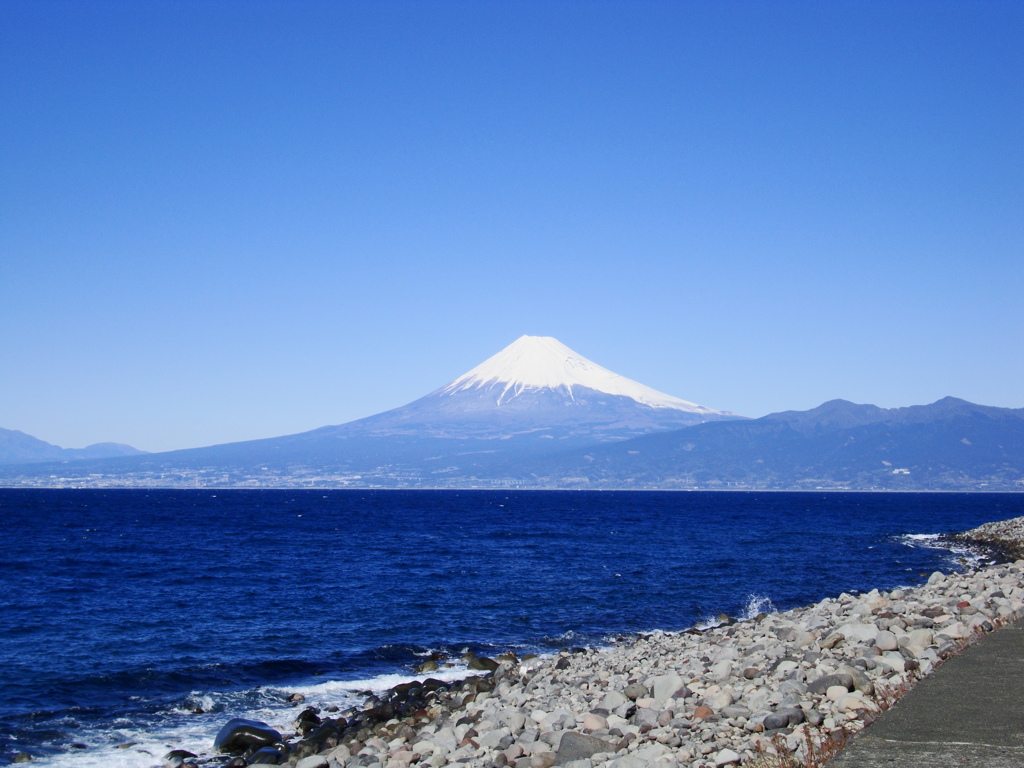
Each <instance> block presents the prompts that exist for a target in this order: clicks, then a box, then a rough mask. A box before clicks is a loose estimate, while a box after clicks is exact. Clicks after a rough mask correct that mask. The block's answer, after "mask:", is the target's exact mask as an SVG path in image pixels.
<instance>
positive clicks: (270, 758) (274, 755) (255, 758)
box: [246, 747, 284, 765]
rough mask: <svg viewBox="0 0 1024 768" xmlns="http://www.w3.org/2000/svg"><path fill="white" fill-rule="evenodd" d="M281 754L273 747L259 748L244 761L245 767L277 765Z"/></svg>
mask: <svg viewBox="0 0 1024 768" xmlns="http://www.w3.org/2000/svg"><path fill="white" fill-rule="evenodd" d="M282 757H284V755H283V754H281V752H280V751H279V750H277V749H274V748H273V747H260V748H259V749H257V750H256V751H255V752H253V753H252V754H251V755H249V759H248V760H247V761H246V763H247V765H278V764H279V763H280V762H281V758H282Z"/></svg>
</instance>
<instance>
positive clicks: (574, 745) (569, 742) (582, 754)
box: [555, 731, 616, 765]
mask: <svg viewBox="0 0 1024 768" xmlns="http://www.w3.org/2000/svg"><path fill="white" fill-rule="evenodd" d="M615 749H616V747H615V745H614V744H611V743H609V742H607V741H604V740H602V739H599V738H597V737H595V736H588V735H587V734H585V733H576V731H565V732H564V733H562V740H561V741H560V742H559V744H558V751H557V752H556V753H555V765H565V764H567V763H570V762H572V761H574V760H584V759H586V758H589V757H590V756H591V755H596V754H597V753H598V752H615Z"/></svg>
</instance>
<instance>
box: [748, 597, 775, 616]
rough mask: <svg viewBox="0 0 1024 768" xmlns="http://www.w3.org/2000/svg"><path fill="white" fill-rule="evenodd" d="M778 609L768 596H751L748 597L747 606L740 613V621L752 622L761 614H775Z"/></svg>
mask: <svg viewBox="0 0 1024 768" xmlns="http://www.w3.org/2000/svg"><path fill="white" fill-rule="evenodd" d="M775 612H776V608H775V605H774V604H773V603H772V599H771V598H770V597H768V595H756V594H750V595H748V596H747V604H746V606H745V607H744V608H743V610H742V611H740V616H739V618H740V621H750V619H752V618H754V617H755V616H757V615H758V614H759V613H775Z"/></svg>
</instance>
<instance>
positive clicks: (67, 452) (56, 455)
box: [0, 429, 142, 464]
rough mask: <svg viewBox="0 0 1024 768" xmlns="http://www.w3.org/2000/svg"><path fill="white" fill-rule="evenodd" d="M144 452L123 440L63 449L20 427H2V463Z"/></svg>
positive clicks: (69, 459)
mask: <svg viewBox="0 0 1024 768" xmlns="http://www.w3.org/2000/svg"><path fill="white" fill-rule="evenodd" d="M141 453H142V451H138V450H136V449H135V448H132V447H131V446H130V445H122V444H120V443H96V444H94V445H89V446H86V447H85V448H61V447H60V446H58V445H53V444H52V443H48V442H46V441H45V440H40V439H39V438H37V437H32V436H31V435H26V434H25V433H24V432H20V431H19V430H16V429H0V464H27V463H31V462H37V461H38V462H42V461H73V460H76V459H102V458H107V457H110V456H133V455H139V454H141Z"/></svg>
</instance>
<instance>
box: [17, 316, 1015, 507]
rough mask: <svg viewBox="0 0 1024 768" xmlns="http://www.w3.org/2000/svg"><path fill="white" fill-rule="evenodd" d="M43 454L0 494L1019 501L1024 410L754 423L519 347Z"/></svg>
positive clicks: (830, 407) (822, 409)
mask: <svg viewBox="0 0 1024 768" xmlns="http://www.w3.org/2000/svg"><path fill="white" fill-rule="evenodd" d="M19 434H20V433H19ZM24 437H26V438H27V436H24ZM38 442H39V443H40V444H41V445H42V446H44V447H45V446H48V444H45V443H42V441H38ZM96 447H97V446H93V447H92V448H96ZM46 450H49V451H51V453H49V454H47V453H46V452H45V451H44V450H43V449H39V451H37V453H36V454H35V455H33V458H31V459H27V460H26V461H33V462H36V463H34V464H20V465H13V464H10V463H8V464H6V465H4V466H0V482H2V483H3V484H5V485H72V486H80V485H99V486H105V485H127V486H140V485H141V486H195V487H358V488H362V487H371V488H376V487H380V488H596V489H615V488H627V489H630V488H662V489H727V488H733V489H780V490H781V489H807V490H817V489H824V490H830V489H857V490H872V489H878V490H898V489H905V490H1004V491H1005V490H1011V491H1012V490H1024V409H1012V408H997V407H991V406H983V405H976V404H974V403H969V402H967V401H965V400H959V399H957V398H952V397H947V398H943V399H942V400H939V401H937V402H935V403H932V404H930V405H915V406H909V407H906V408H891V409H886V408H879V407H877V406H874V405H864V404H856V403H851V402H848V401H846V400H830V401H828V402H826V403H823V404H822V405H820V406H818V407H817V408H812V409H810V410H808V411H784V412H780V413H773V414H769V415H767V416H764V417H762V418H759V419H744V418H742V417H739V416H736V415H735V414H732V413H729V412H727V411H719V410H714V409H712V408H709V407H706V406H701V405H697V404H695V403H692V402H689V401H686V400H682V399H681V398H677V397H673V396H671V395H667V394H664V393H662V392H658V391H656V390H653V389H651V388H650V387H646V386H644V385H643V384H640V383H639V382H636V381H633V380H631V379H627V378H625V377H623V376H619V375H618V374H615V373H613V372H611V371H609V370H607V369H605V368H602V367H601V366H598V365H597V364H596V363H593V362H591V361H589V360H587V359H586V358H584V357H582V356H580V355H578V354H577V353H575V352H573V351H572V350H571V349H569V348H568V347H566V346H565V345H563V344H561V343H560V342H558V341H557V340H556V339H552V338H550V337H537V336H523V337H521V338H520V339H517V340H516V341H515V342H513V343H512V344H510V345H509V346H508V347H506V348H505V349H503V350H502V351H501V352H499V353H498V354H496V355H494V356H492V357H490V358H488V359H487V360H485V361H484V362H483V363H481V364H480V365H478V366H476V367H475V368H473V369H472V370H470V371H469V372H467V373H465V374H463V375H462V376H460V377H458V378H456V379H454V380H452V381H451V382H450V383H448V384H446V385H444V386H443V387H441V388H439V389H436V390H434V391H433V392H431V393H430V394H428V395H425V396H424V397H421V398H419V399H418V400H415V401H413V402H411V403H409V404H407V405H404V406H401V407H399V408H395V409H392V410H390V411H385V412H383V413H379V414H376V415H374V416H369V417H367V418H364V419H359V420H356V421H352V422H349V423H347V424H340V425H336V426H328V427H321V428H320V429H315V430H312V431H309V432H303V433H300V434H294V435H285V436H283V437H274V438H267V439H264V440H251V441H247V442H241V443H227V444H224V445H215V446H209V447H206V448H195V449H189V450H181V451H171V452H167V453H159V454H145V455H118V456H113V457H108V458H79V459H78V460H76V461H69V460H68V458H69V456H68V454H66V453H60V454H59V456H58V455H57V454H55V453H52V452H53V451H63V450H64V449H60V448H57V447H56V446H49V447H48V448H46ZM82 450H85V451H87V450H90V449H82ZM129 450H133V449H129ZM21 455H25V454H24V453H22V454H21ZM51 455H52V456H53V458H52V459H51V458H47V457H48V456H51ZM57 461H59V462H60V463H54V462H57Z"/></svg>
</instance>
